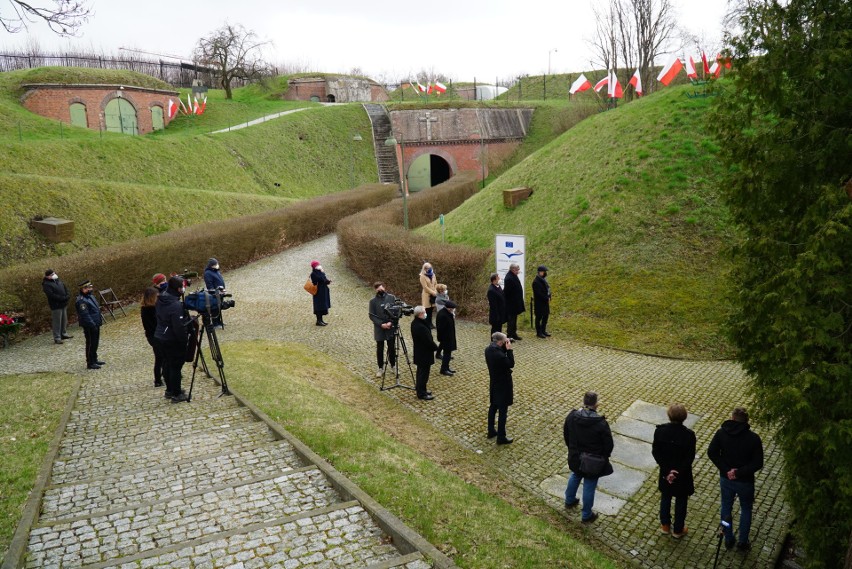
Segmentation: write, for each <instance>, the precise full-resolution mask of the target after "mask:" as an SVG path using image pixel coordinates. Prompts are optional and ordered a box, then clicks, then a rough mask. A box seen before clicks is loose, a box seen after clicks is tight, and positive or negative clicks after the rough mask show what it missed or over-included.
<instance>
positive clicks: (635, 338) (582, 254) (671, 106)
mask: <svg viewBox="0 0 852 569" xmlns="http://www.w3.org/2000/svg"><path fill="white" fill-rule="evenodd" d="M687 91H690V92H691V91H692V88H690V87H677V88H671V89H667V90H664V91H661V92H659V93H657V94H655V95H652V96H650V97H646V98H643V99H641V100H638V101H635V102H632V103H630V104H629V105H623V106H621V107H620V108H618V109H617V110H614V111H609V112H606V113H600V114H597V115H595V116H592V117H590V118H588V119H587V120H585V121H583V122H581V123H579V124H578V125H577V126H575V127H573V128H571V129H570V130H569V131H568V132H566V133H565V134H563V135H562V136H560V137H559V138H558V139H557V140H555V141H553V142H551V143H550V144H548V145H546V146H545V147H544V148H542V149H541V150H539V151H538V152H536V153H535V154H533V155H531V156H529V157H528V158H527V159H526V160H524V161H523V162H520V163H518V164H517V166H515V167H514V168H512V169H510V170H508V171H506V172H505V173H504V174H503V175H502V176H500V177H499V178H498V179H497V180H495V181H494V183H492V184H490V185H489V186H487V187H486V188H485V189H484V190H483V191H482V192H480V193H479V194H478V195H476V196H474V197H473V198H471V199H470V200H468V201H467V202H466V203H465V204H464V205H462V206H461V207H459V208H458V209H456V210H455V211H453V212H451V213H449V214H447V215H446V218H445V221H446V226H445V230H446V237H447V240H448V241H449V242H451V243H467V244H473V245H477V246H481V247H488V248H491V247H493V240H494V234H495V233H517V234H523V235H526V236H527V251H528V258H527V260H526V270H527V274H528V275H529V278H528V285H529V283H530V282H531V280H532V278H533V276H534V271H535V267H536V266H538V265H539V264H545V265H548V267H549V268H550V276H549V280H550V283H551V285H552V287H553V306H552V310H553V313H552V316H551V322H552V326H553V327H554V328H555V329H557V330H560V331H564V332H567V333H569V334H570V335H571V336H573V337H575V338H577V339H580V340H583V341H588V342H593V343H600V344H605V345H610V346H615V347H619V348H624V349H631V350H639V351H644V352H651V353H660V354H667V355H676V356H689V357H722V356H729V355H730V348H729V345H728V344H727V342H726V341H725V339H724V338H723V337H722V335H721V332H720V325H721V323H722V321H723V320H724V317H725V313H726V312H725V311H726V308H725V307H726V306H727V302H726V301H725V295H726V289H725V285H724V281H725V274H726V272H727V270H728V263H727V261H726V260H725V259H724V257H723V255H722V251H723V249H724V246H725V244H726V243H727V242H728V241H729V240H730V237H731V236H732V233H733V231H734V229H733V227H732V225H731V222H730V219H729V216H728V213H727V211H726V209H725V208H724V206H723V205H722V204H721V200H720V197H719V195H718V193H717V191H716V189H715V188H713V186H712V181H713V179H714V177H715V176H716V175H717V174H718V173H719V168H720V166H719V165H718V163H717V161H716V158H715V156H716V153H717V151H718V149H717V147H716V145H715V143H714V142H713V141H712V140H711V139H710V137H709V135H708V134H707V130H706V127H705V123H704V121H705V111H706V110H707V108H708V106H709V104H710V99H689V98H687V97H685V96H684V95H685V93H686V92H687ZM518 186H529V187H531V188H533V190H534V192H535V193H534V194H533V195H532V197H531V198H530V199H529V200H527V201H526V202H524V203H522V204H521V205H520V206H519V207H518V208H516V209H514V210H509V209H506V208H504V207H503V205H502V195H501V193H502V190H503V189H507V188H512V187H518ZM420 231H421V232H422V233H424V234H427V235H430V236H432V237H433V238H436V239H439V238H440V228H439V227H438V226H437V224H430V225H429V226H426V227H425V228H423V229H421V230H420ZM483 282H487V276H486V275H484V281H483ZM528 292H529V291H528Z"/></svg>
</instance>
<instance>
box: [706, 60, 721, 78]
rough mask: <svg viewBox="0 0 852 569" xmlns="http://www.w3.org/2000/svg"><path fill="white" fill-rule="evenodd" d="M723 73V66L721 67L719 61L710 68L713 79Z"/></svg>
mask: <svg viewBox="0 0 852 569" xmlns="http://www.w3.org/2000/svg"><path fill="white" fill-rule="evenodd" d="M721 72H722V66H721V65H719V62H718V61H714V62H713V65H711V66H710V70H709V73H710V75H712V76H713V77H719V74H720V73H721Z"/></svg>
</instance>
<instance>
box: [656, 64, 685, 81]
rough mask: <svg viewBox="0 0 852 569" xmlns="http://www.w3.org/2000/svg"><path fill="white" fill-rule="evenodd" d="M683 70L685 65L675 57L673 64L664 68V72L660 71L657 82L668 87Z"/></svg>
mask: <svg viewBox="0 0 852 569" xmlns="http://www.w3.org/2000/svg"><path fill="white" fill-rule="evenodd" d="M681 69H683V63H681V61H680V58H679V57H675V58H674V59H673V60H672V61H671V63H669V64H668V65H666V66H665V67H663V70H662V71H660V74H659V75H657V81H659V82H660V83H662V84H663V85H666V86H668V84H669V83H671V82H672V79H674V78H675V77H677V74H678V73H680V70H681Z"/></svg>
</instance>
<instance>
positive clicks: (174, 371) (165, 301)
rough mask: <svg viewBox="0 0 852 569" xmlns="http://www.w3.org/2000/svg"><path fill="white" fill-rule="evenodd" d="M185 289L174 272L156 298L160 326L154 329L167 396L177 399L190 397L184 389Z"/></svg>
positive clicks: (181, 399)
mask: <svg viewBox="0 0 852 569" xmlns="http://www.w3.org/2000/svg"><path fill="white" fill-rule="evenodd" d="M183 292H184V282H183V279H182V278H181V277H179V276H174V277H172V278H170V279H169V280H168V286H167V288H166V291H165V292H164V293H162V294H161V295H160V296H159V297H158V298H157V308H156V315H157V329H156V331H155V332H154V337H155V338H156V339H157V341H159V342H160V347H161V349H162V355H163V376H165V380H166V395H165V396H166V398H167V399H171V400H172V402H174V403H180V402H181V401H187V397H186V392H185V391H183V390H182V389H181V380H182V378H181V371H182V369H183V364H184V360H185V359H186V344H187V340H188V326H187V325H188V324H189V322H190V319H189V316H188V315H187V313H186V310H185V309H184V307H183V302H181V296H182V295H183Z"/></svg>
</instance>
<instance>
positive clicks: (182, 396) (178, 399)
mask: <svg viewBox="0 0 852 569" xmlns="http://www.w3.org/2000/svg"><path fill="white" fill-rule="evenodd" d="M171 400H172V403H183V402H184V401H189V398H188V397H187V396H186V393H181V394H179V395H175V396H174V397H172V398H171Z"/></svg>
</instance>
